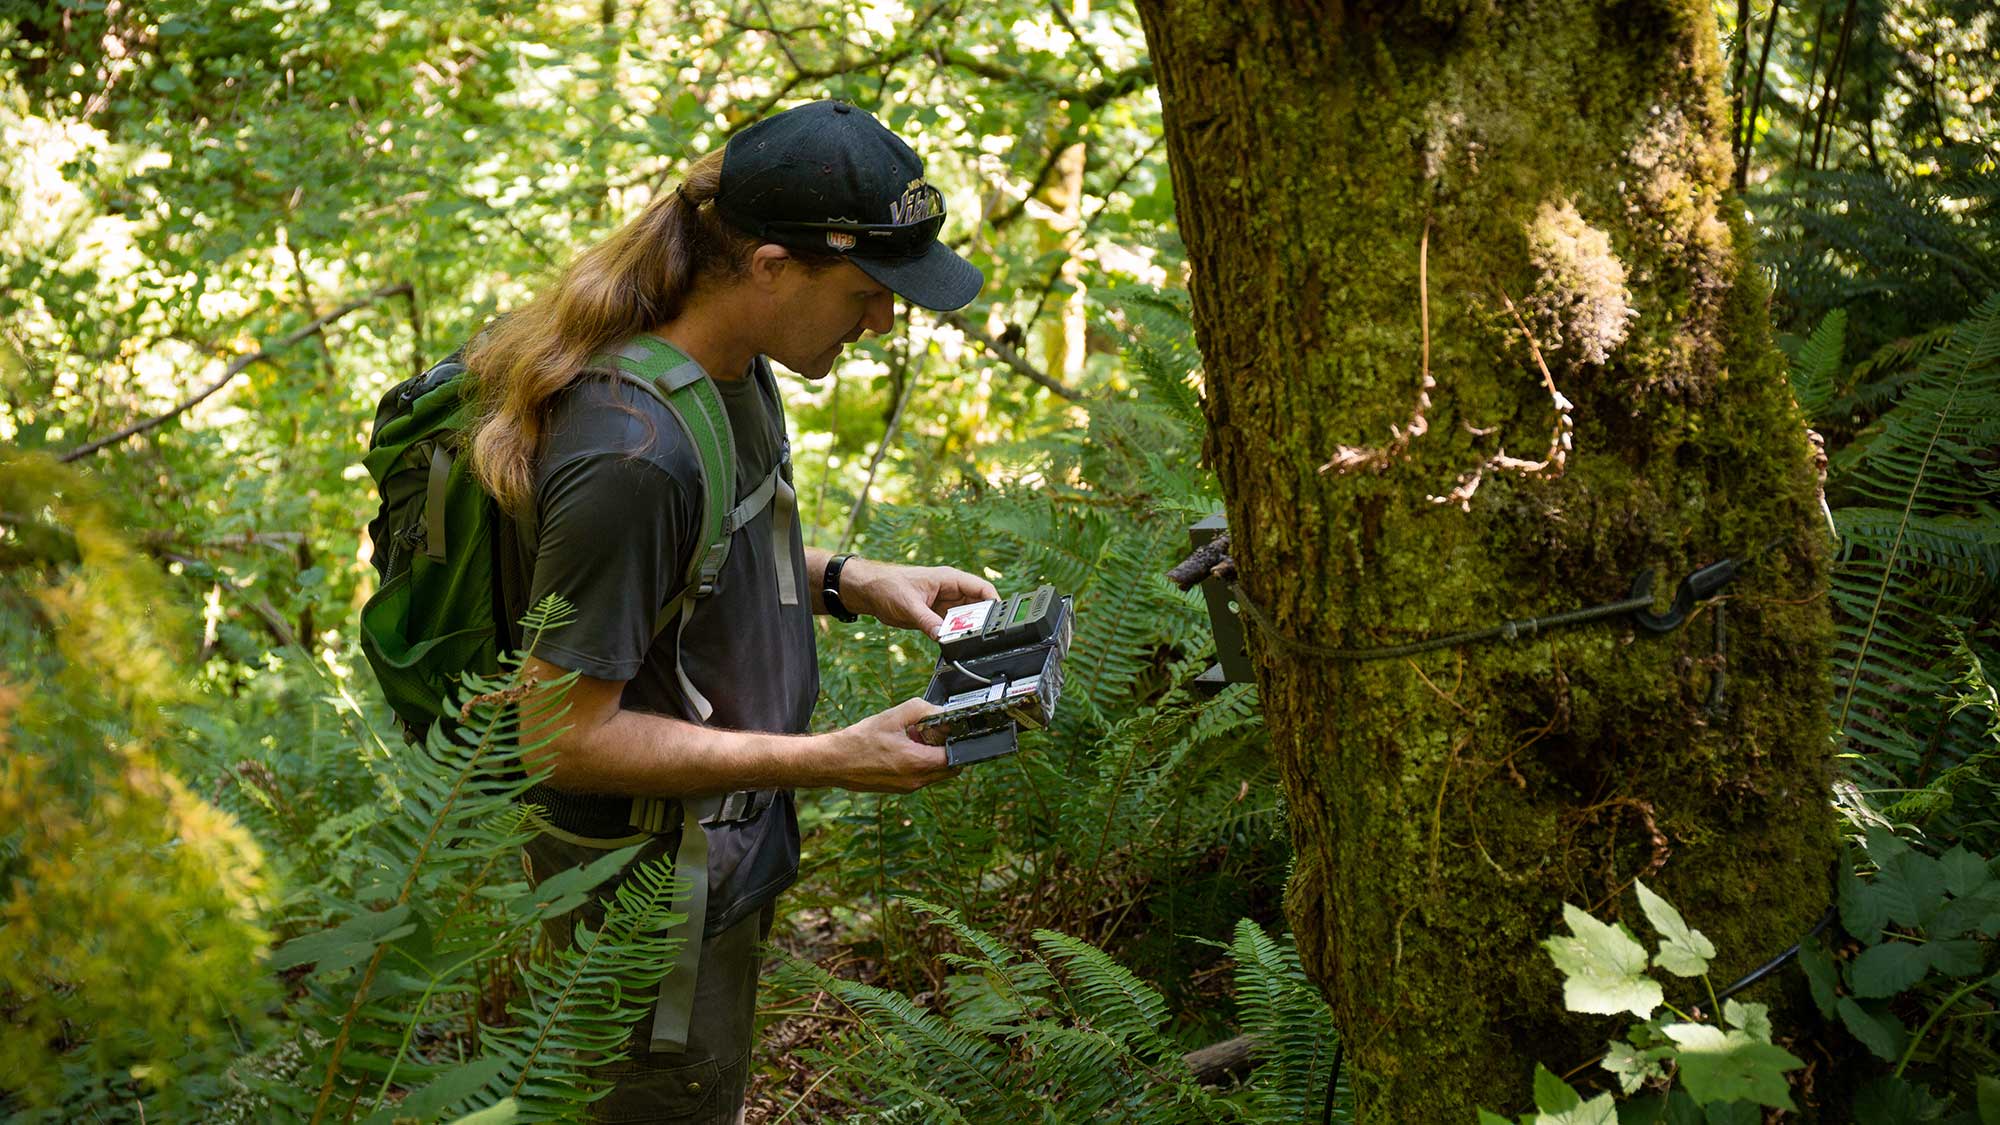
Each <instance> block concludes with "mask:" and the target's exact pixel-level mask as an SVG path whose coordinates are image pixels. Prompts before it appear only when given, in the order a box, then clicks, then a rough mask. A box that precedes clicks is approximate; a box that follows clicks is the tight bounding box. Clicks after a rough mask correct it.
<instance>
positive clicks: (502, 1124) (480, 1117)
mask: <svg viewBox="0 0 2000 1125" xmlns="http://www.w3.org/2000/svg"><path fill="white" fill-rule="evenodd" d="M520 1115H521V1104H520V1103H519V1102H517V1101H515V1100H514V1099H513V1098H501V1099H500V1100H499V1101H497V1102H494V1103H493V1104H492V1105H489V1106H487V1107H486V1108H485V1109H480V1110H474V1111H473V1112H471V1113H468V1114H466V1115H465V1116H464V1117H461V1118H459V1119H458V1120H456V1121H453V1122H452V1123H451V1125H507V1123H508V1122H510V1121H512V1120H514V1119H515V1118H516V1117H519V1116H520Z"/></svg>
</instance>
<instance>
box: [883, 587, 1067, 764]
mask: <svg viewBox="0 0 2000 1125" xmlns="http://www.w3.org/2000/svg"><path fill="white" fill-rule="evenodd" d="M1070 607H1071V600H1070V597H1069V595H1067V594H1060V595H1059V594H1057V593H1056V588H1055V587H1054V586H1043V587H1041V588H1040V589H1038V590H1031V591H1029V592H1027V593H1023V594H1015V595H1014V596H1013V597H1011V598H996V599H994V600H992V601H986V602H975V603H974V604H972V605H962V606H959V607H957V608H955V609H952V610H950V611H948V612H946V613H945V615H944V625H943V627H942V628H940V629H939V630H938V638H937V640H938V663H937V670H936V671H935V672H933V673H932V674H931V683H930V687H929V688H927V689H926V690H925V691H924V698H925V699H927V700H929V701H930V702H932V703H935V704H937V705H938V706H940V707H943V708H944V710H942V711H940V712H938V713H937V714H935V715H932V716H930V717H929V718H926V719H924V720H922V721H921V722H919V723H918V724H917V736H918V737H919V738H921V739H923V740H924V741H925V742H928V743H930V744H931V745H933V746H943V747H944V748H945V760H946V761H948V762H950V763H951V764H952V765H954V766H962V765H966V764H968V763H971V762H983V761H985V760H986V759H988V758H997V757H1000V756H1001V755H1003V754H1011V753H1013V752H1014V751H1015V750H1016V749H1017V745H1016V742H1015V736H1016V733H1017V731H1018V730H1019V728H1021V727H1026V728H1028V729H1029V730H1041V729H1042V728H1044V727H1046V726H1048V725H1049V724H1050V723H1051V722H1053V721H1054V720H1055V715H1056V697H1057V696H1059V695H1061V694H1062V660H1063V657H1064V656H1065V655H1067V654H1068V653H1069V642H1070V633H1071V630H1070Z"/></svg>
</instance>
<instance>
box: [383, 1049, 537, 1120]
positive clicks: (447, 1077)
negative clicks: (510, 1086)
mask: <svg viewBox="0 0 2000 1125" xmlns="http://www.w3.org/2000/svg"><path fill="white" fill-rule="evenodd" d="M506 1069H507V1060H506V1059H504V1058H501V1057H499V1056H497V1055H493V1056H487V1057H485V1058H477V1059H473V1060H472V1061H471V1062H468V1063H462V1064H460V1065H458V1066H454V1067H452V1068H451V1069H450V1070H447V1071H445V1072H444V1073H443V1074H440V1075H438V1076H437V1077H436V1078H433V1079H431V1080H430V1082H429V1083H427V1084H426V1085H425V1086H424V1087H423V1088H422V1089H420V1090H418V1091H417V1092H415V1093H413V1094H411V1095H410V1096H409V1097H407V1098H404V1099H403V1100H402V1101H401V1102H400V1103H398V1104H395V1105H390V1106H384V1107H383V1108H382V1109H381V1110H380V1111H378V1112H376V1113H375V1114H373V1115H371V1116H370V1117H369V1118H368V1119H367V1121H364V1122H363V1123H362V1125H379V1123H386V1122H390V1121H399V1120H400V1121H431V1120H434V1119H436V1118H437V1117H438V1116H439V1115H440V1114H442V1113H443V1112H444V1110H445V1108H446V1107H447V1106H451V1105H455V1104H457V1103H459V1102H462V1101H464V1100H465V1099H466V1098H469V1097H471V1096H472V1095H473V1094H476V1093H478V1092H479V1089H480V1088H481V1087H482V1086H485V1085H486V1084H487V1083H488V1082H491V1081H492V1080H493V1079H495V1078H498V1077H499V1076H500V1072H501V1071H504V1070H506Z"/></svg>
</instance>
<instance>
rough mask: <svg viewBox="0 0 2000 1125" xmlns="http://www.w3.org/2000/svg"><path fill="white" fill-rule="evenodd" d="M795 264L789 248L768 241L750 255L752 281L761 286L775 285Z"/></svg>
mask: <svg viewBox="0 0 2000 1125" xmlns="http://www.w3.org/2000/svg"><path fill="white" fill-rule="evenodd" d="M795 264H796V261H795V259H793V257H792V255H791V252H790V251H789V250H786V249H785V248H784V247H782V246H779V245H778V244H777V243H775V242H766V243H764V244H763V245H762V246H759V247H757V249H756V250H755V251H754V252H752V253H751V255H750V281H751V282H752V283H753V284H755V285H757V286H759V287H761V288H767V289H768V288H772V287H775V286H776V285H777V283H778V282H779V281H780V280H782V279H783V278H784V276H785V272H786V270H787V269H788V268H789V267H791V266H793V265H795Z"/></svg>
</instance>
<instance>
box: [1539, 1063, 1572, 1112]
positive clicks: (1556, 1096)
mask: <svg viewBox="0 0 2000 1125" xmlns="http://www.w3.org/2000/svg"><path fill="white" fill-rule="evenodd" d="M1582 1104H1583V1098H1581V1097H1580V1096H1578V1095H1577V1092H1576V1091H1575V1090H1572V1089H1570V1085H1569V1083H1567V1082H1564V1081H1563V1080H1562V1079H1560V1078H1558V1077H1556V1075H1555V1072H1554V1071H1551V1070H1550V1069H1549V1068H1548V1067H1545V1066H1543V1065H1542V1064H1541V1063H1536V1064H1535V1108H1536V1109H1539V1110H1541V1111H1542V1112H1543V1113H1565V1112H1567V1111H1569V1110H1572V1109H1575V1108H1576V1107H1577V1106H1580V1105H1582Z"/></svg>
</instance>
